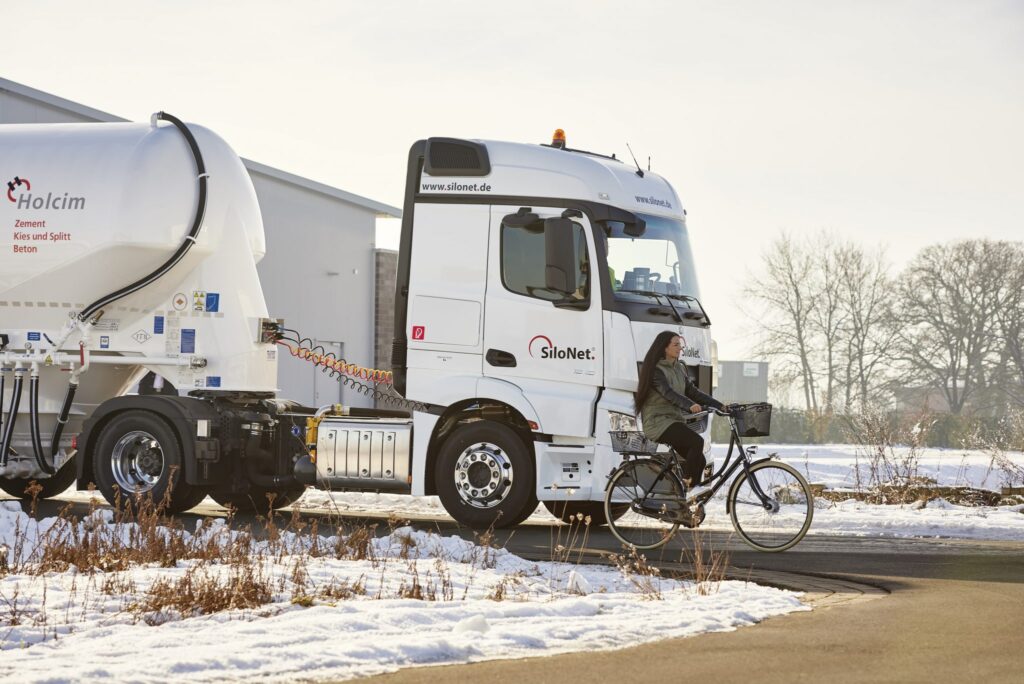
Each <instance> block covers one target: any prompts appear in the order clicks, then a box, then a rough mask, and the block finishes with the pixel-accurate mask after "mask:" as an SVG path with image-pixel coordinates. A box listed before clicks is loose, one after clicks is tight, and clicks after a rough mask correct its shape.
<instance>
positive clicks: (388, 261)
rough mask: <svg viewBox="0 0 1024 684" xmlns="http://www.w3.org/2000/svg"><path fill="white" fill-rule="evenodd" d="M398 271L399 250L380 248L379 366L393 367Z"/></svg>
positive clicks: (376, 312)
mask: <svg viewBox="0 0 1024 684" xmlns="http://www.w3.org/2000/svg"><path fill="white" fill-rule="evenodd" d="M397 272H398V252H396V251H394V250H391V249H378V250H377V252H376V257H375V274H374V285H375V287H374V293H375V294H374V297H375V299H376V301H375V303H374V323H373V331H374V350H375V353H374V364H375V366H376V367H377V368H386V369H389V368H391V341H392V340H393V339H394V337H395V280H396V277H397Z"/></svg>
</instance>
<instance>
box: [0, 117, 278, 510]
mask: <svg viewBox="0 0 1024 684" xmlns="http://www.w3.org/2000/svg"><path fill="white" fill-rule="evenodd" d="M0 175H2V182H3V185H2V186H0V191H2V192H3V195H2V197H0V223H2V224H3V226H4V230H3V232H2V234H0V235H2V236H0V368H2V372H0V378H2V382H3V393H2V395H0V396H2V399H3V403H2V406H0V408H2V409H3V413H2V421H3V428H2V429H0V447H3V449H4V450H3V451H0V486H2V487H3V488H4V489H6V490H7V491H9V492H11V493H14V494H19V493H20V492H22V491H23V489H24V486H25V482H27V481H28V479H29V478H34V477H39V478H40V482H41V483H42V484H44V489H45V490H46V491H45V493H51V492H50V490H53V489H63V488H66V487H67V486H68V485H69V484H70V483H71V481H72V480H73V479H74V472H73V468H71V467H70V466H69V467H68V468H63V469H62V468H61V466H62V465H63V464H64V463H65V462H67V461H68V460H69V458H70V457H71V455H72V454H73V445H72V443H71V441H70V440H69V437H68V436H67V435H76V434H78V435H79V437H80V438H82V437H87V436H88V435H81V434H79V433H82V427H83V422H84V421H85V420H86V419H88V418H90V417H91V416H93V415H94V413H95V412H96V409H97V407H98V406H100V404H102V403H103V402H105V401H106V400H108V399H110V398H112V397H118V396H120V395H122V394H124V393H125V391H126V390H127V389H128V388H129V387H131V386H132V385H133V384H135V383H137V382H138V381H139V379H140V378H142V377H143V376H145V375H146V374H147V372H153V373H154V374H155V375H156V376H158V377H159V379H158V381H157V385H158V387H159V385H160V383H161V382H166V383H170V384H172V385H173V386H174V387H176V388H178V389H180V390H201V391H204V392H208V393H209V394H208V396H209V397H218V396H231V397H241V398H243V399H244V400H246V401H254V400H257V399H260V398H266V397H272V396H273V394H274V392H275V391H276V380H277V358H276V347H275V346H274V344H273V340H272V339H267V338H265V337H263V336H261V334H260V331H261V325H263V323H264V320H265V319H266V317H267V310H266V303H265V300H264V297H263V293H262V290H261V288H260V283H259V279H258V277H257V273H256V263H257V261H258V260H259V259H260V258H262V256H263V254H264V252H265V241H264V234H263V224H262V220H261V217H260V211H259V205H258V203H257V199H256V194H255V191H254V189H253V186H252V182H251V180H250V179H249V176H248V173H247V172H246V169H245V167H244V166H243V164H242V162H241V160H240V159H239V158H238V156H237V155H236V154H235V153H234V152H233V151H232V150H231V148H230V147H229V146H228V145H227V144H226V143H225V142H224V141H223V140H221V139H220V138H219V137H217V136H216V135H215V134H213V133H211V132H210V131H208V130H206V129H204V128H202V127H199V126H194V125H189V126H186V125H184V124H182V123H181V122H180V121H178V120H177V119H175V118H174V117H171V116H169V115H164V114H158V115H154V116H153V119H152V121H151V122H150V123H149V124H148V125H147V124H144V123H142V124H140V123H100V124H67V125H64V124H58V125H53V124H46V125H9V126H0ZM75 385H77V392H74V391H72V392H71V393H69V392H68V388H69V386H71V387H74V386H75ZM67 398H71V399H72V400H73V401H72V403H71V405H70V406H69V407H68V410H67V411H66V413H67V416H66V417H65V418H63V419H62V418H61V411H62V407H63V404H64V401H65V399H67ZM174 399H178V398H177V397H176V396H175V397H174ZM168 400H170V399H168ZM63 421H66V423H67V429H66V430H64V429H63V427H64V422H63ZM58 424H60V429H58V430H56V431H55V428H56V427H58ZM36 426H37V427H38V429H37V430H35V432H38V433H39V436H38V437H34V436H33V431H34V430H33V428H34V427H36ZM55 432H56V433H59V434H55ZM136 432H138V433H145V434H151V433H152V432H153V430H149V431H147V430H144V429H141V428H140V429H138V430H136ZM51 436H55V437H56V441H55V443H54V444H52V445H51V444H50V443H49V438H50V437H51ZM136 437H137V438H136V440H135V442H136V443H135V444H132V443H131V440H129V441H128V442H126V443H124V444H121V445H120V447H121V449H122V451H124V450H126V449H127V450H128V452H131V450H132V449H134V450H135V452H134V453H135V456H134V457H126V459H125V460H124V463H123V464H122V465H123V466H124V468H125V469H135V471H137V470H138V467H139V466H138V464H139V463H140V462H142V461H144V460H145V459H144V458H140V457H139V456H138V454H139V453H140V452H139V450H140V449H143V448H144V445H143V444H142V441H143V440H144V436H143V435H142V434H140V435H137V436H136ZM40 446H41V447H42V448H41V451H42V453H39V452H40V448H39V447H40ZM115 446H116V445H115ZM34 447H35V448H34ZM172 460H173V459H172ZM54 472H57V473H58V474H59V475H60V477H51V478H47V477H46V476H47V475H50V474H53V473H54ZM127 475H128V476H126V477H125V478H124V481H123V482H122V488H123V485H124V484H125V483H126V482H127V483H131V482H137V483H140V484H141V485H142V486H143V488H144V487H145V485H146V482H147V476H146V475H145V473H139V472H132V473H127ZM100 484H102V483H100ZM179 498H180V497H179Z"/></svg>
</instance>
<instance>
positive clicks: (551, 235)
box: [544, 218, 576, 296]
mask: <svg viewBox="0 0 1024 684" xmlns="http://www.w3.org/2000/svg"><path fill="white" fill-rule="evenodd" d="M574 225H575V224H574V223H573V222H572V221H571V220H569V219H567V218H549V219H545V221H544V257H545V268H544V286H545V287H546V288H547V289H549V290H553V291H554V292H558V293H559V294H563V295H565V296H569V295H570V294H572V293H573V292H574V291H575V290H576V245H575V243H574V240H573V226H574Z"/></svg>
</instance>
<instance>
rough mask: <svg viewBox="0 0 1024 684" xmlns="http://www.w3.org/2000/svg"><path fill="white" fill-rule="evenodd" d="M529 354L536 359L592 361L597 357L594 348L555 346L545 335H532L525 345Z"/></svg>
mask: <svg viewBox="0 0 1024 684" xmlns="http://www.w3.org/2000/svg"><path fill="white" fill-rule="evenodd" d="M527 348H528V349H529V351H530V356H532V357H533V358H535V359H537V358H539V359H584V360H590V361H593V360H594V359H596V358H597V354H596V353H595V352H596V349H595V348H594V347H590V348H589V349H583V348H581V347H556V346H555V344H554V343H553V342H552V341H551V338H550V337H548V336H547V335H534V336H533V338H532V339H531V340H530V343H529V344H528V345H527Z"/></svg>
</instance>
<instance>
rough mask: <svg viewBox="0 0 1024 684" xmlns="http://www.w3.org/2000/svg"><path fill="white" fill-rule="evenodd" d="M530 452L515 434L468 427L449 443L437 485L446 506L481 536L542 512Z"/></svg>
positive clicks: (495, 427)
mask: <svg viewBox="0 0 1024 684" xmlns="http://www.w3.org/2000/svg"><path fill="white" fill-rule="evenodd" d="M534 472H535V468H534V463H533V458H532V455H531V453H530V449H528V448H527V446H526V444H525V443H524V442H523V440H522V439H521V438H520V437H519V435H518V434H516V432H515V431H514V430H512V428H509V427H507V426H505V425H502V424H500V423H496V422H494V421H490V420H480V421H475V422H472V423H466V424H464V425H461V426H459V427H457V428H456V429H455V431H454V432H453V433H452V434H451V435H450V436H449V437H448V439H447V440H445V442H444V444H443V445H442V446H441V451H440V453H439V454H438V458H437V465H436V467H435V471H434V482H435V483H436V484H437V493H438V496H440V498H441V503H442V504H443V505H444V508H445V510H446V511H448V513H449V514H450V515H451V516H452V517H453V518H455V519H456V520H457V521H459V522H460V523H462V524H463V525H466V526H468V527H471V528H473V529H475V530H485V529H487V528H489V527H492V526H493V527H511V526H513V525H518V524H519V523H521V522H522V521H523V520H526V518H528V517H529V516H530V514H531V513H533V511H534V509H536V508H537V495H536V482H535V475H534Z"/></svg>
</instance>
